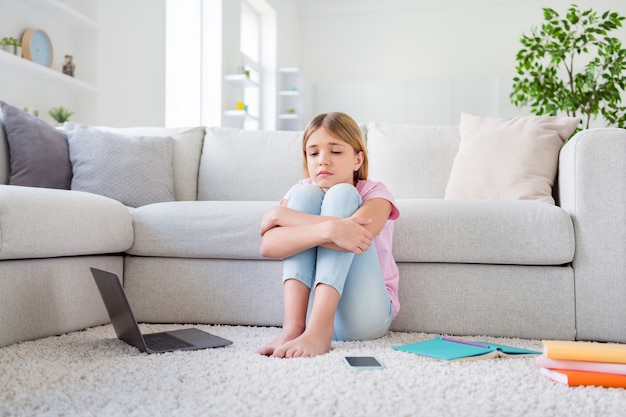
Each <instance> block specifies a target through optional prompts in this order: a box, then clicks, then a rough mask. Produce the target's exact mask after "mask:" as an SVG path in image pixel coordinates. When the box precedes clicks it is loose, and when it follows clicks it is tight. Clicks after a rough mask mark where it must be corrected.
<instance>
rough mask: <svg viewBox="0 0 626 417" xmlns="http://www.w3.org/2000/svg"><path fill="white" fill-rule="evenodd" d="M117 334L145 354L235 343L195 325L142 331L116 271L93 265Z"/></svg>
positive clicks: (95, 276) (92, 270) (96, 279)
mask: <svg viewBox="0 0 626 417" xmlns="http://www.w3.org/2000/svg"><path fill="white" fill-rule="evenodd" d="M90 269H91V274H92V275H93V278H94V280H95V281H96V285H97V286H98V290H99V291H100V295H101V296H102V301H104V305H105V307H106V309H107V312H108V313H109V317H110V318H111V322H112V323H113V328H114V329H115V334H116V335H117V337H118V338H119V339H120V340H122V341H124V342H126V343H128V344H129V345H132V346H135V347H136V348H137V349H139V350H140V351H142V352H146V353H163V352H173V351H178V350H198V349H208V348H215V347H222V346H228V345H230V344H232V343H233V342H232V341H230V340H228V339H223V338H221V337H219V336H215V335H212V334H210V333H207V332H205V331H202V330H200V329H196V328H194V327H191V328H187V329H181V330H171V331H167V332H159V333H149V334H141V330H139V325H138V324H137V320H136V319H135V315H134V314H133V310H132V309H131V308H130V304H129V303H128V298H127V297H126V293H125V292H124V288H123V287H122V284H121V283H120V280H119V278H118V276H117V274H116V273H114V272H109V271H103V270H101V269H97V268H90Z"/></svg>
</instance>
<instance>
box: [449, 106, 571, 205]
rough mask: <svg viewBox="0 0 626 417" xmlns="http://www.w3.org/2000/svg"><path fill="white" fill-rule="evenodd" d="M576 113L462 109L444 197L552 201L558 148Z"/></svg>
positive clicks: (568, 133)
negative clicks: (501, 113)
mask: <svg viewBox="0 0 626 417" xmlns="http://www.w3.org/2000/svg"><path fill="white" fill-rule="evenodd" d="M578 122H579V119H578V118H575V117H552V116H521V117H511V118H504V119H503V118H497V117H484V116H475V115H471V114H467V113H462V114H461V122H460V126H459V132H460V136H461V141H460V143H459V150H458V153H457V155H456V157H455V159H454V164H453V165H452V171H451V173H450V179H449V180H448V185H447V187H446V195H445V198H446V199H496V200H538V201H543V202H546V203H550V204H554V198H553V197H552V185H553V184H554V179H555V177H556V171H557V167H558V158H559V152H560V150H561V147H562V146H563V143H564V142H565V141H566V140H567V139H568V138H569V137H570V136H571V134H572V133H573V132H574V131H575V130H576V126H577V125H578Z"/></svg>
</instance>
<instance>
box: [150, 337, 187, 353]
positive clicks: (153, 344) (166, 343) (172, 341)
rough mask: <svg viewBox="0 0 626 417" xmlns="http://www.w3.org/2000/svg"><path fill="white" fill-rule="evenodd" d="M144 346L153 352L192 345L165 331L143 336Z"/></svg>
mask: <svg viewBox="0 0 626 417" xmlns="http://www.w3.org/2000/svg"><path fill="white" fill-rule="evenodd" d="M143 338H144V340H145V341H146V346H147V347H148V348H150V349H152V350H154V351H155V352H167V351H171V350H177V349H184V348H189V347H193V345H192V344H191V343H187V342H185V341H184V340H182V339H179V338H177V337H175V336H172V335H170V334H167V333H151V334H146V335H144V336H143Z"/></svg>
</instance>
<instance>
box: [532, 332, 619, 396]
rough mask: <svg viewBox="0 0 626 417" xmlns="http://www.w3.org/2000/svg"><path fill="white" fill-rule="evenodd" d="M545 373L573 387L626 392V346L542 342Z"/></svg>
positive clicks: (541, 360)
mask: <svg viewBox="0 0 626 417" xmlns="http://www.w3.org/2000/svg"><path fill="white" fill-rule="evenodd" d="M542 343H543V354H542V355H540V356H538V357H537V359H536V363H537V366H538V367H539V368H540V369H541V373H542V374H543V375H545V376H547V377H548V378H550V379H551V380H553V381H555V382H559V383H561V384H565V385H569V386H578V385H595V386H600V387H611V388H626V345H623V344H619V343H599V342H573V341H563V340H542Z"/></svg>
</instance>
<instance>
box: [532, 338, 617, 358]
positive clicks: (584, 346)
mask: <svg viewBox="0 0 626 417" xmlns="http://www.w3.org/2000/svg"><path fill="white" fill-rule="evenodd" d="M541 342H542V343H543V354H544V355H546V356H547V357H548V358H551V359H563V360H570V361H589V362H605V363H626V345H623V344H619V343H599V342H574V341H570V340H542V341H541Z"/></svg>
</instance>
